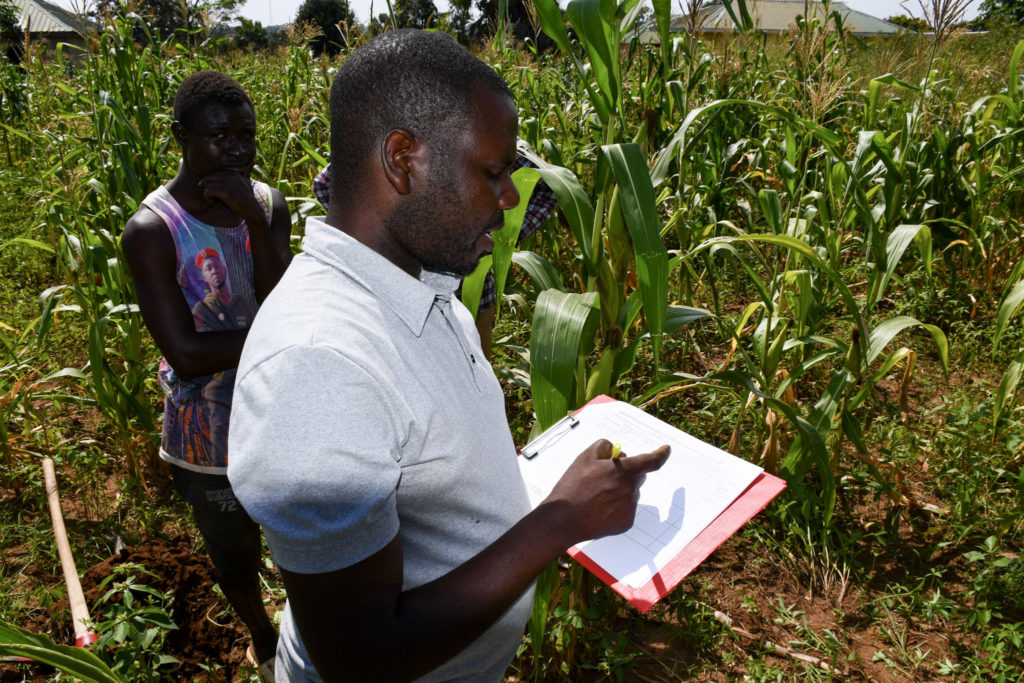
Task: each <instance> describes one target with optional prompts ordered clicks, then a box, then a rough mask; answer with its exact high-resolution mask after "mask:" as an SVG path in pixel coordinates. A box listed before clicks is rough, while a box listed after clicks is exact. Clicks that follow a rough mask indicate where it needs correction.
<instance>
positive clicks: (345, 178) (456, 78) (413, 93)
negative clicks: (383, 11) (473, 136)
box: [331, 29, 512, 198]
mask: <svg viewBox="0 0 1024 683" xmlns="http://www.w3.org/2000/svg"><path fill="white" fill-rule="evenodd" d="M480 88H484V89H491V90H492V91H494V92H498V93H502V94H505V95H508V96H509V97H510V98H512V91H511V90H510V89H509V87H508V85H507V84H506V83H505V81H503V80H502V79H501V77H500V76H499V75H498V74H497V73H495V71H494V69H492V68H491V67H489V66H488V65H487V64H485V63H484V62H482V61H480V60H479V59H478V58H476V57H474V56H473V55H472V54H470V53H469V52H468V51H467V50H466V49H465V48H464V47H462V46H461V45H459V44H458V43H457V42H455V39H454V38H452V37H451V36H449V35H448V34H446V33H442V32H440V31H435V32H426V31H420V30H417V29H398V30H393V31H388V32H386V33H384V34H382V35H379V36H377V37H376V38H374V39H373V40H371V41H370V42H368V43H367V44H366V45H364V46H362V47H361V48H359V49H358V50H356V52H354V53H353V54H352V56H350V57H349V58H348V60H347V61H346V62H345V63H344V64H343V65H342V66H341V68H339V69H338V73H337V75H336V76H335V77H334V84H333V86H332V87H331V175H332V178H331V184H332V186H333V188H339V187H345V186H350V185H351V184H352V183H353V182H354V181H355V180H356V179H357V178H359V177H360V175H361V173H362V172H363V171H364V170H365V164H366V162H367V160H368V159H369V158H370V157H371V155H373V154H375V153H377V150H378V149H379V146H380V143H381V142H382V141H383V139H384V137H385V136H386V135H387V134H388V133H390V132H391V131H393V130H395V129H403V130H407V131H409V132H410V133H412V134H413V135H414V136H416V137H417V138H419V139H421V140H425V141H426V142H427V143H428V145H430V146H431V148H432V149H434V150H443V149H444V148H445V146H446V145H450V143H449V142H448V141H450V140H451V139H452V137H453V135H454V133H455V132H456V131H458V130H460V129H464V128H465V127H466V126H467V125H468V124H469V122H470V121H471V120H472V117H473V115H474V113H475V112H473V111H472V102H473V98H474V95H475V93H476V92H477V91H478V89H480ZM344 194H345V193H344V191H339V192H334V191H333V190H332V192H331V197H332V198H335V197H342V196H344Z"/></svg>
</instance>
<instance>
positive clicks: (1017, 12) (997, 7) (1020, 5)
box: [978, 0, 1024, 24]
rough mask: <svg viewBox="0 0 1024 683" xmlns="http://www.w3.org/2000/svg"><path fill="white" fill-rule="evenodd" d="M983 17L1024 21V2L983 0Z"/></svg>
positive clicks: (981, 12)
mask: <svg viewBox="0 0 1024 683" xmlns="http://www.w3.org/2000/svg"><path fill="white" fill-rule="evenodd" d="M978 9H979V10H980V14H981V18H982V19H983V20H984V21H986V22H988V21H993V20H995V21H998V20H1000V19H1002V20H1009V21H1012V22H1014V23H1016V24H1021V23H1024V2H1021V0H981V5H980V6H979V7H978Z"/></svg>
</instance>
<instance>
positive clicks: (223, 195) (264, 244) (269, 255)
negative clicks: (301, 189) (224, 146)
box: [172, 171, 292, 365]
mask: <svg viewBox="0 0 1024 683" xmlns="http://www.w3.org/2000/svg"><path fill="white" fill-rule="evenodd" d="M200 185H201V186H202V188H203V197H204V198H205V199H206V201H208V202H212V201H213V200H215V199H219V200H220V201H222V202H224V203H225V204H227V206H228V208H229V209H231V210H232V211H233V212H234V213H235V214H236V215H237V216H238V217H239V218H241V219H242V220H244V221H245V223H246V225H247V226H248V228H249V247H250V248H251V249H252V265H253V278H254V280H255V281H254V282H253V285H254V288H255V290H256V300H257V301H259V302H260V303H262V302H263V300H264V299H265V298H266V297H267V295H268V294H270V290H272V289H273V288H274V285H276V284H277V281H278V280H280V279H281V276H282V275H283V274H284V271H285V269H286V268H287V267H288V264H289V263H290V262H291V260H292V252H291V247H290V246H289V244H288V241H289V238H290V235H291V215H290V214H289V212H288V203H287V202H286V201H285V198H284V195H283V194H281V191H280V190H278V189H277V188H271V190H270V192H271V195H272V196H273V206H274V210H273V213H272V215H271V217H270V223H267V216H266V214H265V213H264V212H263V207H262V206H260V203H259V202H258V201H256V197H255V195H253V191H252V183H251V181H250V180H249V179H248V178H247V177H245V176H243V175H241V174H239V173H235V172H234V171H215V172H213V173H211V174H210V175H208V176H206V177H205V178H203V180H202V181H200ZM172 365H173V364H172Z"/></svg>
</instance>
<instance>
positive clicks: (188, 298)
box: [121, 71, 291, 681]
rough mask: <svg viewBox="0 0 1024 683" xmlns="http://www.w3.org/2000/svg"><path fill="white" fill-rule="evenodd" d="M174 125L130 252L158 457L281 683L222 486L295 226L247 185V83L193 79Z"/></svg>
mask: <svg viewBox="0 0 1024 683" xmlns="http://www.w3.org/2000/svg"><path fill="white" fill-rule="evenodd" d="M174 119H175V120H174V123H173V124H172V125H171V131H172V133H173V135H174V138H175V139H176V140H177V141H178V143H179V145H180V146H181V152H182V163H181V168H180V170H179V171H178V174H177V175H176V176H175V177H174V178H173V179H172V180H171V181H170V182H168V183H167V184H166V185H164V186H162V187H159V188H157V189H156V190H154V191H153V192H152V193H150V194H149V196H147V197H146V198H145V200H143V202H142V205H141V207H140V208H139V210H138V211H137V212H136V213H135V215H133V216H132V217H131V218H130V219H129V220H128V223H127V224H126V225H125V229H124V234H123V236H122V239H121V244H122V248H123V250H124V254H125V258H126V260H127V262H128V265H129V268H130V269H131V272H132V276H133V277H134V280H135V289H136V293H137V296H138V303H139V310H140V311H141V313H142V317H143V319H144V320H145V323H146V326H147V327H148V328H149V331H150V333H151V334H152V335H153V340H154V341H155V342H156V344H157V346H158V347H159V348H160V351H161V352H162V353H163V356H164V357H163V359H162V360H161V362H160V370H159V380H160V386H161V387H162V389H163V390H164V393H165V401H164V420H163V434H162V438H161V446H160V457H161V458H162V459H163V460H165V461H167V462H168V463H170V465H171V468H170V469H171V474H172V478H173V481H174V486H175V488H176V489H177V490H178V491H179V492H180V493H181V495H182V497H183V498H184V499H185V500H186V501H187V502H188V503H189V505H190V506H191V508H192V511H193V517H194V519H195V522H196V526H197V527H198V528H199V531H200V533H201V534H202V536H203V540H204V543H205V545H206V550H207V552H208V553H209V555H210V559H211V560H212V562H213V565H214V568H215V570H216V573H217V578H218V582H219V583H220V586H221V588H222V589H223V591H224V595H225V596H226V597H227V599H228V602H229V603H231V606H232V607H233V608H234V610H235V612H236V613H237V615H238V617H239V618H240V619H241V621H242V622H243V623H244V624H245V626H246V627H247V628H248V630H249V632H250V634H251V635H252V639H253V642H252V646H251V647H250V649H249V652H248V653H247V656H248V658H249V659H250V663H252V664H254V665H256V666H257V667H258V668H259V671H260V675H261V677H262V678H263V680H264V681H267V680H273V658H274V652H275V649H276V647H277V633H276V631H275V629H274V627H273V625H272V624H271V622H270V619H269V618H268V616H267V614H266V611H265V609H264V607H263V600H262V596H261V593H260V582H259V569H260V567H261V565H262V557H261V555H262V547H261V540H260V531H259V527H258V526H257V525H256V524H255V523H254V522H253V521H252V520H251V519H250V518H249V516H248V514H247V513H246V512H245V510H244V509H243V507H242V505H241V504H240V503H239V502H238V500H237V498H235V495H234V492H233V491H232V489H231V486H230V484H229V482H228V480H227V477H226V476H225V475H226V471H227V458H228V453H227V436H228V424H229V417H230V412H231V396H232V391H233V388H234V381H235V368H236V366H237V365H238V359H239V356H240V354H241V352H242V345H243V343H244V341H245V337H246V334H247V333H248V330H249V326H250V325H251V324H252V320H253V317H254V316H255V315H256V311H257V309H258V308H259V305H260V303H261V302H262V301H263V299H264V298H265V297H266V296H267V295H268V294H269V293H270V290H271V289H272V288H273V287H274V285H276V284H277V281H278V280H279V279H280V278H281V275H282V274H283V273H284V271H285V269H286V268H287V266H288V264H289V262H290V261H291V250H290V248H289V239H290V231H291V218H290V215H289V211H288V207H287V205H286V203H285V199H284V196H283V195H282V194H281V192H280V191H279V190H277V189H274V188H271V187H269V186H268V185H266V184H265V183H262V182H259V181H256V180H253V179H251V178H250V174H251V171H252V168H253V166H254V164H255V159H256V118H255V113H254V110H253V106H252V102H251V100H250V99H249V97H248V95H247V94H246V92H245V90H244V89H243V88H242V87H241V86H240V85H239V84H238V83H237V82H235V81H234V80H233V79H232V78H230V77H228V76H226V75H224V74H222V73H219V72H216V71H203V72H200V73H196V74H193V75H191V76H189V77H187V78H185V79H184V81H182V83H181V86H180V87H179V88H178V91H177V93H176V94H175V98H174Z"/></svg>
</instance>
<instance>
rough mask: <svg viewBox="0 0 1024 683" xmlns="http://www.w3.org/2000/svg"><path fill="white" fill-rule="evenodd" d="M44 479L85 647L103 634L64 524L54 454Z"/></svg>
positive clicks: (79, 643)
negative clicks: (94, 626) (92, 624)
mask: <svg viewBox="0 0 1024 683" xmlns="http://www.w3.org/2000/svg"><path fill="white" fill-rule="evenodd" d="M43 480H44V481H45V482H46V500H47V502H48V503H49V504H50V519H51V520H52V521H53V537H54V540H56V542H57V554H58V555H60V566H61V568H62V569H63V570H64V583H65V584H67V587H68V602H69V603H71V622H72V624H73V625H74V627H75V647H85V646H86V645H90V644H91V643H94V642H96V640H98V639H99V636H98V635H96V634H95V633H93V632H92V631H90V630H89V608H88V607H86V605H85V594H84V593H83V592H82V584H81V583H80V582H79V580H78V570H77V569H76V568H75V558H74V557H72V555H71V544H70V543H68V532H67V530H66V529H65V528H64V515H63V514H62V513H61V510H60V498H59V497H58V496H57V475H56V473H55V472H54V469H53V460H51V459H50V458H44V459H43Z"/></svg>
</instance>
